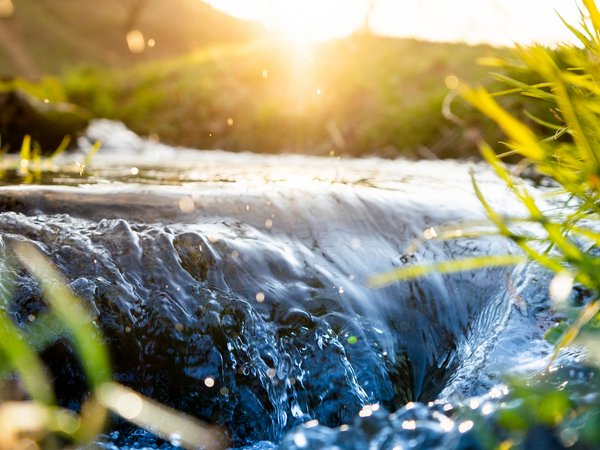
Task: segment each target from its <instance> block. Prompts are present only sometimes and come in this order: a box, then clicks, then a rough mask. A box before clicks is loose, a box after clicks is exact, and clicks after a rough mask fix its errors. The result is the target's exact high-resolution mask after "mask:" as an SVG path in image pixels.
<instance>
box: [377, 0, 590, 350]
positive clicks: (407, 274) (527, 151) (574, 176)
mask: <svg viewBox="0 0 600 450" xmlns="http://www.w3.org/2000/svg"><path fill="white" fill-rule="evenodd" d="M583 6H584V9H583V10H582V14H581V21H580V23H579V27H575V26H572V25H569V24H566V23H565V25H566V26H567V27H569V29H570V30H571V31H572V32H573V33H574V35H575V36H576V37H577V39H578V40H579V42H580V44H579V45H572V44H561V45H559V46H558V47H557V48H556V49H549V48H546V47H543V46H541V45H532V46H518V47H516V49H515V53H516V54H515V56H516V58H515V59H514V60H508V59H494V60H491V63H492V64H493V65H494V66H496V67H502V66H503V69H506V73H523V74H526V75H527V79H529V80H531V79H532V78H533V79H536V81H535V82H534V83H525V82H523V81H520V80H518V79H516V78H510V77H507V76H506V75H505V74H500V73H497V74H494V75H495V76H496V78H497V79H498V80H499V81H501V82H503V83H505V84H506V85H507V88H506V89H505V90H503V91H500V92H495V93H491V92H489V91H488V90H486V89H485V88H484V87H481V86H477V87H471V86H459V87H458V90H459V93H460V94H461V95H462V97H463V98H464V99H466V100H467V101H468V102H469V103H470V104H471V105H473V106H475V107H476V108H478V109H479V110H480V111H481V112H483V113H484V114H485V115H487V116H488V117H489V118H490V119H492V120H493V121H494V122H495V123H496V124H497V125H498V126H499V127H500V128H501V129H502V131H503V132H504V134H505V135H506V138H507V139H506V141H505V142H504V143H503V145H504V147H505V148H504V149H502V150H501V151H500V152H498V153H496V152H494V151H493V150H492V147H491V146H490V145H488V144H487V143H485V142H484V143H482V144H481V146H480V148H481V152H482V154H483V157H484V158H485V159H486V160H487V161H488V163H489V164H490V166H491V167H492V168H493V170H494V171H495V172H496V174H497V175H498V176H499V177H500V178H501V179H502V180H503V181H504V182H505V183H506V185H507V187H508V188H509V189H510V191H511V192H512V193H513V194H514V196H515V198H516V199H517V200H518V201H519V202H520V203H521V204H522V205H523V206H524V207H525V210H526V211H527V215H526V216H525V217H519V218H518V219H516V218H514V217H507V216H503V215H501V214H500V213H498V212H497V211H496V210H495V209H494V207H493V205H492V204H490V203H489V202H488V201H487V200H486V198H485V196H484V194H483V193H482V191H481V190H480V188H479V186H478V184H477V181H476V179H475V178H474V177H473V178H472V181H473V187H474V190H475V193H476V195H477V197H478V198H479V200H480V201H481V204H482V205H483V207H484V209H485V211H486V213H487V216H488V218H489V219H490V221H491V222H492V223H493V224H494V225H495V226H496V228H497V231H498V232H499V234H501V235H503V236H506V237H507V238H509V239H511V240H512V241H513V242H514V243H515V244H516V245H517V246H518V247H519V248H520V249H521V250H522V252H523V254H524V255H525V256H526V257H527V258H528V259H530V260H533V261H536V262H538V263H539V264H541V265H543V266H545V267H546V268H548V269H550V270H551V271H553V272H555V273H556V276H555V279H554V281H553V282H552V283H551V285H550V296H551V297H553V298H554V299H555V300H566V298H567V297H568V295H569V292H570V290H571V288H572V286H573V283H580V284H581V285H583V286H585V287H586V288H588V289H589V290H590V291H591V292H592V293H593V298H592V300H591V301H590V302H588V304H587V305H586V306H585V307H584V308H583V309H582V310H581V311H580V313H579V314H578V315H577V316H576V318H575V319H574V320H573V323H572V326H571V327H570V328H569V329H565V330H564V333H563V334H562V335H561V337H560V338H559V339H558V341H557V346H556V349H557V352H558V350H560V348H562V347H564V346H565V345H568V344H569V343H571V342H573V340H574V339H575V338H576V337H577V335H578V334H579V333H580V331H581V330H582V328H583V327H584V326H585V325H586V324H587V323H589V322H590V321H592V319H594V318H596V317H597V316H598V312H599V311H600V301H599V298H600V276H598V274H600V252H597V251H596V247H597V246H598V245H599V244H600V227H599V226H598V224H599V223H600V222H599V219H600V64H599V63H598V61H600V13H599V10H598V7H597V6H596V3H595V1H594V0H583ZM488 62H489V60H488ZM506 95H513V96H514V95H520V96H527V97H531V98H533V99H535V100H536V101H537V102H540V103H541V104H542V105H545V109H546V110H547V111H549V112H550V113H551V114H550V115H551V116H552V117H554V121H548V120H547V119H542V118H540V117H536V116H534V115H532V114H531V113H529V112H527V111H525V112H523V114H522V116H521V117H518V116H517V115H516V114H515V113H514V112H509V111H507V110H506V109H504V108H503V107H502V106H501V105H500V104H499V103H498V101H497V100H496V98H497V97H499V96H506ZM536 109H537V110H538V111H539V110H540V108H536ZM543 109H544V108H542V109H541V110H543ZM532 121H533V122H534V123H535V124H536V128H535V129H534V128H532V127H531V126H529V125H528V124H527V123H531V122H532ZM540 126H541V127H542V128H540ZM540 129H545V130H547V133H546V134H541V132H540V131H539V130H540ZM515 155H518V156H520V157H522V161H521V163H519V164H518V165H517V166H516V167H515V168H516V169H518V170H521V169H522V168H523V167H525V166H533V169H534V170H535V171H537V172H538V173H539V174H541V175H543V176H545V177H548V178H550V179H551V180H553V185H554V186H555V189H554V193H555V194H557V195H560V196H562V198H564V199H568V200H569V207H568V208H567V207H566V202H565V203H563V207H562V208H560V209H559V210H558V212H557V211H556V210H554V211H553V212H549V211H544V210H543V209H542V208H541V207H540V206H539V205H538V204H537V202H536V201H535V199H534V197H533V196H532V195H531V194H530V193H529V192H528V191H527V189H526V187H525V186H524V184H523V183H522V182H521V181H520V180H519V179H518V178H517V177H515V176H513V174H512V173H511V171H510V170H509V168H508V167H507V166H506V165H505V164H504V163H503V162H502V158H504V157H506V156H512V157H513V158H514V156H515ZM524 224H525V225H526V224H530V225H531V227H529V228H530V229H535V230H540V232H536V233H530V232H527V231H526V230H527V228H528V227H527V226H523V225H524ZM524 230H525V231H524ZM474 233H475V234H476V233H477V232H476V231H475V232H474ZM448 237H449V238H452V235H450V236H448ZM519 258H522V256H519V255H515V256H490V257H482V258H479V259H473V260H467V261H461V260H458V261H451V262H447V263H443V264H441V265H440V264H439V263H437V264H432V265H428V266H424V267H420V268H418V269H417V268H415V267H408V268H401V269H399V270H397V271H395V272H392V273H388V274H383V275H379V276H377V277H374V278H373V279H372V283H373V284H374V285H375V286H381V285H384V284H387V283H390V282H392V281H394V280H397V279H399V278H401V279H406V278H413V277H416V276H420V275H423V274H425V273H427V272H430V271H434V270H440V269H441V270H443V271H456V270H461V269H474V268H477V267H483V266H493V265H510V264H515V263H518V262H520V260H519Z"/></svg>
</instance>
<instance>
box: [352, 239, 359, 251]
mask: <svg viewBox="0 0 600 450" xmlns="http://www.w3.org/2000/svg"><path fill="white" fill-rule="evenodd" d="M350 245H351V246H352V248H353V249H355V250H356V249H359V248H360V239H358V238H354V239H352V241H350Z"/></svg>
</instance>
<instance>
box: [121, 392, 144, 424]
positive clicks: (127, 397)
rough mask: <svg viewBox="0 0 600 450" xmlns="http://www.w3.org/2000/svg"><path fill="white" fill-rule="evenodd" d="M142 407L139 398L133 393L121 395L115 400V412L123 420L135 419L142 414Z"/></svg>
mask: <svg viewBox="0 0 600 450" xmlns="http://www.w3.org/2000/svg"><path fill="white" fill-rule="evenodd" d="M143 406H144V404H143V402H142V399H141V397H140V396H139V395H138V394H136V393H134V392H128V393H126V394H122V395H120V396H119V398H118V399H117V412H118V413H119V414H120V415H121V416H123V417H124V418H125V419H129V420H131V419H134V418H136V417H137V416H138V415H139V414H140V413H141V412H142V408H143Z"/></svg>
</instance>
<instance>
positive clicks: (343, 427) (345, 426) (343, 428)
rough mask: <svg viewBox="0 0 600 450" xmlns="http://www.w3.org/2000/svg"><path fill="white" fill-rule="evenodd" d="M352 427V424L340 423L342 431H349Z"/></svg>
mask: <svg viewBox="0 0 600 450" xmlns="http://www.w3.org/2000/svg"><path fill="white" fill-rule="evenodd" d="M349 429H350V426H348V425H346V424H344V425H340V431H348V430H349Z"/></svg>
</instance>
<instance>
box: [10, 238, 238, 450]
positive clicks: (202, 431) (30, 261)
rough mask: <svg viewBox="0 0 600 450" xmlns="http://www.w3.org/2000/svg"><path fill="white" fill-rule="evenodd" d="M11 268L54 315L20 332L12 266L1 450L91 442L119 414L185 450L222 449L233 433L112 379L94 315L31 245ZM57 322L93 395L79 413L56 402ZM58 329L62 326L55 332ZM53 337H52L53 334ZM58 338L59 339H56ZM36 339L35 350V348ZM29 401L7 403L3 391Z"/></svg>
mask: <svg viewBox="0 0 600 450" xmlns="http://www.w3.org/2000/svg"><path fill="white" fill-rule="evenodd" d="M10 252H11V253H12V255H13V256H11V257H10V258H9V259H10V261H9V264H12V265H15V266H16V265H17V264H19V265H21V266H22V267H24V268H25V269H26V270H27V271H28V272H30V273H31V275H32V276H33V277H34V279H35V280H37V282H38V283H40V285H41V287H42V289H43V292H44V295H45V298H46V300H47V302H48V306H49V312H47V313H45V315H43V316H40V317H37V318H36V319H35V320H36V323H38V324H40V323H41V324H42V325H38V326H37V328H36V329H35V330H34V335H30V334H31V333H32V330H29V331H28V332H25V331H23V330H21V329H20V328H18V327H17V326H16V325H15V324H14V323H13V322H12V320H11V318H10V317H9V315H8V312H7V311H8V309H9V305H10V301H11V298H10V297H11V292H12V283H11V279H10V278H9V274H10V273H11V272H10V268H9V270H8V271H5V273H4V274H3V277H2V280H1V282H2V286H1V289H0V293H2V298H0V375H1V383H0V387H3V388H4V389H3V390H2V391H0V400H2V402H1V403H0V430H2V433H1V434H0V449H2V450H13V449H18V448H28V449H32V448H33V449H35V448H43V449H59V448H63V447H64V446H65V445H66V442H68V441H71V442H73V443H75V444H82V443H85V442H89V441H90V440H92V439H93V438H95V437H96V436H98V434H100V433H101V432H102V431H103V429H104V427H105V424H106V421H107V417H108V413H109V412H112V413H114V414H116V415H119V416H121V417H123V418H124V419H127V420H129V421H131V422H133V423H135V424H136V425H138V426H141V427H144V428H146V429H148V430H149V431H151V432H152V433H154V434H156V435H158V436H160V437H162V438H164V439H166V440H176V441H177V443H178V445H180V446H182V447H184V448H198V447H202V448H205V449H208V450H220V449H224V448H226V447H227V437H226V434H225V433H224V432H223V431H222V430H221V429H219V428H218V427H216V426H211V425H207V424H204V423H202V422H200V421H198V420H196V419H194V418H192V417H189V416H186V415H184V414H182V413H179V412H177V411H174V410H172V409H170V408H168V407H166V406H163V405H160V404H158V403H156V402H154V401H152V400H150V399H147V398H145V397H143V396H142V395H140V394H138V393H136V392H134V391H132V390H130V389H128V388H126V387H124V386H121V385H119V384H117V383H114V382H112V381H111V372H110V361H109V355H108V351H107V349H106V347H105V346H104V343H103V340H102V336H101V335H100V333H99V331H98V330H97V328H96V327H95V326H94V325H93V323H92V319H91V315H90V314H89V313H88V312H87V311H86V309H85V308H84V306H83V305H82V303H81V302H80V301H79V299H78V298H76V297H75V296H74V295H73V294H72V293H71V291H70V290H69V289H68V288H67V287H66V286H67V285H68V284H67V282H66V280H65V279H64V278H63V277H62V275H61V274H60V273H58V272H57V271H56V269H55V268H54V267H53V266H52V264H51V263H50V262H49V261H48V260H47V259H46V258H45V257H44V256H43V255H42V254H41V253H40V252H39V251H38V250H37V249H36V248H35V247H34V246H33V245H31V244H27V243H24V242H14V243H12V245H10ZM48 323H52V324H54V325H57V326H58V328H59V329H60V330H62V333H63V335H64V337H66V338H68V339H70V340H71V341H72V343H73V345H74V348H75V351H76V354H77V355H78V357H79V361H80V363H81V366H82V369H83V372H84V373H85V376H86V379H87V382H88V386H89V391H90V394H89V396H88V397H87V398H86V399H82V402H83V403H82V405H81V409H80V412H78V413H77V412H74V411H71V410H68V409H64V408H61V407H59V406H57V405H56V404H55V401H56V400H55V398H54V393H53V387H52V381H51V379H50V377H49V375H48V372H47V371H46V369H45V367H44V364H43V362H42V361H41V359H40V358H39V356H38V352H40V351H42V350H43V348H44V347H45V341H46V340H51V339H52V338H53V337H54V336H53V332H52V331H45V330H47V329H48V327H45V326H44V324H48ZM51 328H52V329H55V328H56V327H55V326H53V327H51ZM46 335H48V336H46ZM50 335H52V336H50ZM30 342H35V344H36V345H35V347H34V346H33V345H32V344H30ZM3 393H4V395H6V394H7V393H8V395H9V396H11V397H22V398H24V399H16V400H15V399H11V400H7V399H5V398H2V397H3V395H2V394H3Z"/></svg>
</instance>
